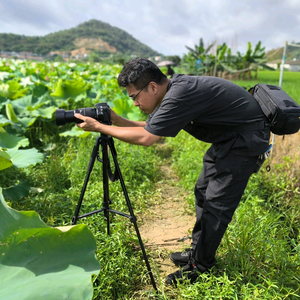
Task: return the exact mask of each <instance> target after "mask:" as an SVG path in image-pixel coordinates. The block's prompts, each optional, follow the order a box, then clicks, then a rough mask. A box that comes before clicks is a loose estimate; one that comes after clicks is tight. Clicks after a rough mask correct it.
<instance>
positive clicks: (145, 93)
mask: <svg viewBox="0 0 300 300" xmlns="http://www.w3.org/2000/svg"><path fill="white" fill-rule="evenodd" d="M126 90H127V93H128V95H129V97H130V98H131V99H132V100H133V101H134V105H135V106H138V107H139V109H140V110H141V111H143V112H145V113H146V114H151V113H152V112H153V110H154V109H155V107H156V106H157V102H158V99H157V86H156V83H155V82H152V81H151V82H149V83H148V84H147V85H146V86H145V87H144V88H143V89H141V90H137V89H136V88H135V87H134V85H133V84H129V85H128V86H126Z"/></svg>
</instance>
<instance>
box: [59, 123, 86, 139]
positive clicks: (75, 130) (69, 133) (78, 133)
mask: <svg viewBox="0 0 300 300" xmlns="http://www.w3.org/2000/svg"><path fill="white" fill-rule="evenodd" d="M90 134H91V133H90V132H89V131H84V130H82V129H81V128H78V127H77V126H76V125H75V126H73V127H72V129H71V130H68V131H64V132H62V133H60V134H59V136H76V137H80V138H85V137H87V136H89V135H90Z"/></svg>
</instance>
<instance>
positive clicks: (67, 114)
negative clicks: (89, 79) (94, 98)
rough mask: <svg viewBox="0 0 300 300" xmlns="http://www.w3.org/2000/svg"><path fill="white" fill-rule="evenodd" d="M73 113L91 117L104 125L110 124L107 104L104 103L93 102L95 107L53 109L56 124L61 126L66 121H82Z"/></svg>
mask: <svg viewBox="0 0 300 300" xmlns="http://www.w3.org/2000/svg"><path fill="white" fill-rule="evenodd" d="M75 113H79V114H81V115H83V116H86V117H90V118H93V119H95V120H97V121H98V122H100V123H103V124H106V125H111V124H112V122H111V116H110V108H109V106H108V105H107V104H106V103H97V104H95V107H88V108H79V109H74V110H64V109H57V110H56V111H55V116H56V125H57V126H61V125H65V124H67V123H77V124H79V123H82V122H83V121H82V120H80V119H78V118H76V117H75V116H74V114H75Z"/></svg>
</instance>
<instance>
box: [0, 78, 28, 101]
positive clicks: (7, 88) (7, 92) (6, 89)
mask: <svg viewBox="0 0 300 300" xmlns="http://www.w3.org/2000/svg"><path fill="white" fill-rule="evenodd" d="M27 92H28V89H27V88H25V89H24V88H23V87H22V86H21V85H20V84H19V83H18V82H16V81H12V80H11V81H8V82H7V83H5V84H0V95H1V96H4V97H6V98H9V99H18V98H20V97H23V96H25V95H26V94H27Z"/></svg>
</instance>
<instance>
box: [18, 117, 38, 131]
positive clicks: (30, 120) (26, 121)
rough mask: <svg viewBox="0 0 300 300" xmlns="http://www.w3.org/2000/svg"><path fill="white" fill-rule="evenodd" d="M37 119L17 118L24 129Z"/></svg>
mask: <svg viewBox="0 0 300 300" xmlns="http://www.w3.org/2000/svg"><path fill="white" fill-rule="evenodd" d="M36 119H37V117H34V118H32V117H19V122H20V123H21V124H22V125H23V126H24V127H25V128H27V127H30V126H31V125H32V124H33V123H34V122H35V121H36Z"/></svg>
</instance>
